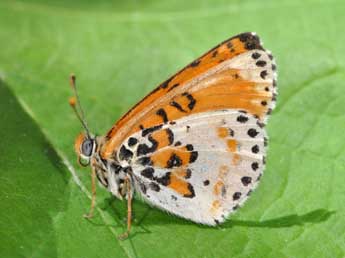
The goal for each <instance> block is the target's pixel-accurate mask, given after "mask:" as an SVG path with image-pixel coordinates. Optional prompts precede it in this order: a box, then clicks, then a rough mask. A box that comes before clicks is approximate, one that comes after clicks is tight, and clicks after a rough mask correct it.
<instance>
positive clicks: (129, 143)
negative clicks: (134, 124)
mask: <svg viewBox="0 0 345 258" xmlns="http://www.w3.org/2000/svg"><path fill="white" fill-rule="evenodd" d="M137 143H138V139H137V138H134V137H130V138H129V139H128V146H129V147H132V146H134V145H136V144H137Z"/></svg>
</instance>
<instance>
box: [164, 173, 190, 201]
mask: <svg viewBox="0 0 345 258" xmlns="http://www.w3.org/2000/svg"><path fill="white" fill-rule="evenodd" d="M167 187H169V188H170V189H173V190H174V191H175V192H177V193H179V194H181V195H183V196H191V195H193V194H194V193H193V192H192V191H191V188H190V184H189V183H188V182H186V181H185V180H183V179H181V178H179V177H177V176H176V175H175V174H171V176H170V184H168V185H167Z"/></svg>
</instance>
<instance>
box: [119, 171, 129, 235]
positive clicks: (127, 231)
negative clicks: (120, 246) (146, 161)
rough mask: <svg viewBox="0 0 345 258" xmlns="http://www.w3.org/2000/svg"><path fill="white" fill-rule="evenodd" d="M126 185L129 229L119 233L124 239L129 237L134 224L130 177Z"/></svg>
mask: <svg viewBox="0 0 345 258" xmlns="http://www.w3.org/2000/svg"><path fill="white" fill-rule="evenodd" d="M125 186H126V192H127V230H126V232H124V233H123V234H121V235H119V237H118V238H119V239H120V240H124V239H126V238H128V236H129V232H130V230H131V224H132V189H131V181H130V178H129V177H126V178H125Z"/></svg>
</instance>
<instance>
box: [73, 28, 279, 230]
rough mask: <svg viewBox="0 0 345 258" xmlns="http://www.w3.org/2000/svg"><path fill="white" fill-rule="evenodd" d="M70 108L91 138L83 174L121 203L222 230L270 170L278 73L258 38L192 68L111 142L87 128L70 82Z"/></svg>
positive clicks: (127, 118)
mask: <svg viewBox="0 0 345 258" xmlns="http://www.w3.org/2000/svg"><path fill="white" fill-rule="evenodd" d="M71 81H72V86H73V89H74V90H75V95H76V97H75V98H72V99H71V101H70V104H71V105H72V107H73V108H74V110H75V111H76V114H77V115H78V117H79V119H80V120H81V122H82V124H83V126H84V129H85V130H86V133H82V134H80V135H79V136H78V138H77V140H76V143H75V149H76V152H77V154H78V160H79V161H80V163H81V164H83V165H88V164H91V168H92V179H93V180H92V182H93V187H92V188H93V190H92V192H93V198H92V204H91V210H90V213H89V214H88V216H89V217H90V216H92V213H93V208H94V204H95V193H96V188H95V178H96V177H97V178H98V181H99V182H100V183H101V184H102V185H103V186H104V187H106V188H107V189H108V190H109V191H110V192H111V193H112V194H114V195H115V196H116V197H118V198H119V199H123V198H126V199H127V202H128V228H127V232H126V233H125V234H124V235H123V236H127V235H128V232H129V230H130V225H131V201H132V198H133V194H134V192H137V193H138V194H139V195H140V196H141V197H142V198H143V199H144V200H145V201H147V202H148V203H150V204H152V205H154V206H156V207H158V208H161V209H163V210H166V211H168V212H170V213H172V214H175V215H178V216H180V217H183V218H185V219H189V220H192V221H194V222H196V223H202V224H207V225H211V226H213V225H216V224H219V223H222V222H224V221H225V220H226V218H227V217H228V216H229V215H230V214H231V213H233V212H234V211H235V210H236V209H237V208H238V207H239V206H240V205H241V204H243V203H244V202H245V201H246V200H247V198H248V196H249V195H250V193H251V192H252V190H253V189H254V188H255V187H256V186H257V184H258V181H259V180H260V177H261V175H262V173H263V170H264V166H265V155H266V146H267V136H266V132H265V129H264V126H265V123H266V121H267V118H268V116H269V115H270V113H271V111H272V109H273V108H274V106H275V101H276V95H277V89H276V65H275V62H274V60H273V56H272V55H271V54H270V52H268V51H266V50H265V49H264V48H263V47H262V44H261V42H260V40H259V37H258V36H257V35H255V34H254V33H243V34H240V35H237V36H235V37H232V38H230V39H228V40H226V41H224V42H223V43H221V44H220V45H218V46H216V47H215V48H213V49H211V50H210V51H208V52H207V53H206V54H204V55H203V56H201V57H200V58H198V59H196V60H195V61H193V62H192V63H190V64H189V65H187V66H186V67H185V68H183V69H182V70H181V71H179V72H178V73H177V74H175V75H174V76H172V77H171V78H169V79H168V80H167V81H165V82H164V83H162V84H161V85H160V86H159V87H157V88H156V89H155V90H153V91H152V92H151V93H150V94H149V95H147V96H146V97H145V98H144V99H143V100H142V101H140V102H139V103H138V104H137V105H136V106H134V107H133V108H132V109H131V110H129V111H128V112H127V113H126V114H125V115H124V116H123V117H122V118H121V119H120V120H119V121H118V122H117V123H116V124H115V125H114V126H113V127H112V128H111V130H110V131H109V132H108V133H107V134H106V135H105V136H97V137H95V136H93V135H92V134H91V133H90V132H89V130H88V128H87V125H86V122H85V119H84V116H83V112H82V110H81V108H80V103H79V99H78V95H77V92H76V87H75V77H72V80H71Z"/></svg>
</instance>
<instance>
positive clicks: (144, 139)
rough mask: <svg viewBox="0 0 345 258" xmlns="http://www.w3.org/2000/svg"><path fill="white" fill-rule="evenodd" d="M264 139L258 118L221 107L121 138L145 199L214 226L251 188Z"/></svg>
mask: <svg viewBox="0 0 345 258" xmlns="http://www.w3.org/2000/svg"><path fill="white" fill-rule="evenodd" d="M265 139H266V138H265V131H264V129H263V128H262V126H261V123H260V121H259V120H258V119H257V118H255V117H254V116H253V115H251V114H248V113H246V112H243V111H238V110H233V109H226V110H217V111H209V112H204V113H202V114H193V115H189V116H186V117H183V118H180V119H177V120H176V121H175V122H173V123H166V124H161V125H160V126H158V127H155V128H151V129H149V130H146V131H145V130H141V131H139V132H136V133H134V134H133V135H131V136H130V137H129V138H128V139H127V140H126V141H125V142H124V148H126V149H128V150H130V152H131V153H133V157H132V158H131V168H132V173H133V177H134V183H135V186H136V190H137V191H138V192H139V193H140V195H141V196H142V197H143V198H144V199H145V200H146V201H148V202H149V203H151V204H153V205H155V206H158V207H160V208H162V209H164V210H166V211H169V212H171V213H173V214H176V215H179V216H181V217H184V218H188V219H191V220H193V221H196V222H199V223H203V224H209V225H215V224H216V223H220V222H222V221H224V220H225V218H226V217H227V216H228V215H229V214H230V213H231V212H233V211H234V210H235V209H236V208H237V207H238V206H239V205H240V204H241V203H243V202H244V201H245V200H246V199H247V197H248V195H249V194H250V192H251V191H252V190H253V189H254V187H255V186H256V184H257V181H258V180H259V179H260V176H261V174H262V171H263V167H264V157H265ZM131 143H135V144H131ZM118 159H119V160H120V161H121V159H123V157H121V156H118Z"/></svg>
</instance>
